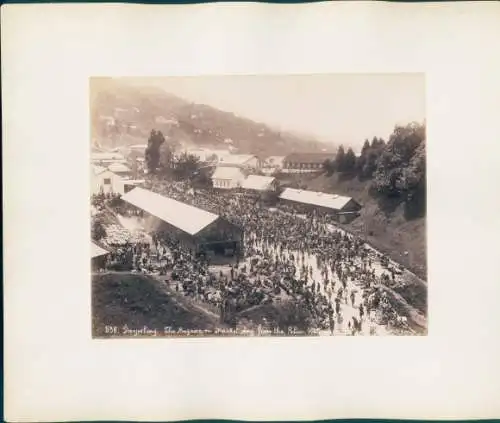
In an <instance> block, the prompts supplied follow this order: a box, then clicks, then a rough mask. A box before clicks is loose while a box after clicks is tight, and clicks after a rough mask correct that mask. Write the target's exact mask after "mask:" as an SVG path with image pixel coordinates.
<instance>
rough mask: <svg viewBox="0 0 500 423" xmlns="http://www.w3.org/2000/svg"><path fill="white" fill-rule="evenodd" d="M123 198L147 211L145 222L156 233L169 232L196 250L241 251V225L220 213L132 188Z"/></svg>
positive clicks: (215, 252)
mask: <svg viewBox="0 0 500 423" xmlns="http://www.w3.org/2000/svg"><path fill="white" fill-rule="evenodd" d="M122 200H123V201H125V202H126V203H128V204H130V205H132V206H134V207H136V208H138V209H140V210H142V211H143V212H144V213H145V214H146V219H147V222H146V226H147V228H148V229H149V230H150V231H151V232H154V233H157V234H159V236H169V237H173V238H174V239H176V240H178V241H179V242H180V243H181V244H182V245H183V246H184V247H186V248H189V249H191V250H192V251H193V252H196V253H207V254H226V255H227V254H229V253H228V251H230V252H232V254H236V253H238V252H239V251H241V248H242V242H243V229H242V228H240V227H238V226H236V225H234V224H233V223H231V222H229V221H227V220H226V219H224V218H222V217H221V216H219V215H216V214H214V213H210V212H208V211H206V210H202V209H199V208H197V207H194V206H192V205H189V204H186V203H182V202H180V201H177V200H174V199H173V198H169V197H165V196H163V195H160V194H157V193H155V192H152V191H148V190H146V189H143V188H134V189H133V190H132V191H130V192H128V193H126V194H125V195H123V197H122Z"/></svg>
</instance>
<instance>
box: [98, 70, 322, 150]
mask: <svg viewBox="0 0 500 423" xmlns="http://www.w3.org/2000/svg"><path fill="white" fill-rule="evenodd" d="M90 101H91V110H92V112H91V120H92V125H91V127H92V138H93V139H94V140H98V142H99V144H101V145H105V146H108V147H109V146H113V147H118V146H121V145H130V144H134V143H143V144H146V143H147V139H148V136H149V134H150V132H151V130H152V129H155V130H160V131H162V133H163V134H164V135H165V136H166V137H168V138H171V139H172V140H174V141H175V142H176V143H179V142H180V143H185V144H194V145H198V146H204V145H215V144H221V143H224V142H227V140H231V141H232V143H233V146H234V147H236V148H237V149H238V151H239V152H241V153H253V154H260V155H263V156H265V155H284V154H287V153H289V152H292V151H321V150H322V149H325V148H326V149H331V148H332V147H331V145H327V144H323V143H321V142H319V141H315V140H314V139H311V138H307V137H300V136H297V135H294V134H292V133H287V132H281V131H277V130H274V129H272V128H271V127H269V126H268V125H265V124H262V123H257V122H253V121H252V120H249V119H246V118H243V117H239V116H236V115H235V114H233V113H229V112H224V111H221V110H218V109H216V108H213V107H211V106H208V105H203V104H194V103H190V102H188V101H186V100H183V99H181V98H179V97H176V96H174V95H171V94H169V93H167V92H165V91H163V90H162V89H160V88H154V87H136V86H131V85H127V84H125V83H122V82H119V81H117V80H115V79H110V78H99V79H94V80H92V83H91V99H90Z"/></svg>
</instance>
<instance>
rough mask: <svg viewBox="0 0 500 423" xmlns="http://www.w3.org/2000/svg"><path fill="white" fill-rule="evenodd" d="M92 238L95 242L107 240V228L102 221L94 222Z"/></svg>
mask: <svg viewBox="0 0 500 423" xmlns="http://www.w3.org/2000/svg"><path fill="white" fill-rule="evenodd" d="M91 236H92V239H93V240H95V241H100V240H101V239H103V238H106V228H105V227H104V225H103V224H102V222H101V221H99V220H94V221H93V222H92V228H91Z"/></svg>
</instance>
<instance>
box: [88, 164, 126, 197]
mask: <svg viewBox="0 0 500 423" xmlns="http://www.w3.org/2000/svg"><path fill="white" fill-rule="evenodd" d="M90 173H91V192H92V194H99V193H104V194H110V193H119V194H120V193H122V191H123V180H124V179H123V178H122V177H121V176H119V175H117V174H115V173H113V172H111V171H110V170H109V169H106V168H103V167H101V166H92V167H91V169H90Z"/></svg>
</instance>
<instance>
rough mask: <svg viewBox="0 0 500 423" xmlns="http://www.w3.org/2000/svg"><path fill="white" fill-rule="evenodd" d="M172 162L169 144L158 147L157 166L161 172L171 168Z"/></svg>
mask: <svg viewBox="0 0 500 423" xmlns="http://www.w3.org/2000/svg"><path fill="white" fill-rule="evenodd" d="M173 160H174V150H173V148H172V145H171V144H170V143H169V142H164V143H163V144H162V145H161V147H160V161H159V165H160V167H161V168H162V170H163V171H165V170H167V169H170V168H171V167H172V162H173Z"/></svg>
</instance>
